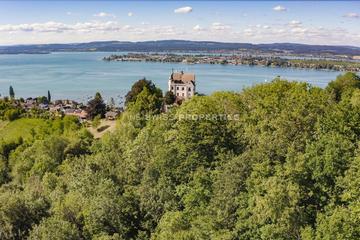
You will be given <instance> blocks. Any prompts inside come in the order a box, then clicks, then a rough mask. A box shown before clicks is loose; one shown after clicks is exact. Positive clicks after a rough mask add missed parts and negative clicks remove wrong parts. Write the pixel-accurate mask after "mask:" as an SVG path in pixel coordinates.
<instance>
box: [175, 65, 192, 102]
mask: <svg viewBox="0 0 360 240" xmlns="http://www.w3.org/2000/svg"><path fill="white" fill-rule="evenodd" d="M169 91H171V92H172V93H174V95H175V96H176V98H177V99H188V98H191V97H192V96H194V95H195V91H196V84H195V74H193V73H184V72H183V71H181V72H173V73H172V74H171V75H170V78H169Z"/></svg>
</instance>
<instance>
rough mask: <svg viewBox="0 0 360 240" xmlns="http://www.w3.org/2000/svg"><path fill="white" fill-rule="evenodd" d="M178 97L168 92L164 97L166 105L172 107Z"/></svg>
mask: <svg viewBox="0 0 360 240" xmlns="http://www.w3.org/2000/svg"><path fill="white" fill-rule="evenodd" d="M175 100H176V96H175V95H174V93H173V92H172V91H167V92H166V94H165V97H164V101H165V104H167V105H171V104H173V103H174V102H175Z"/></svg>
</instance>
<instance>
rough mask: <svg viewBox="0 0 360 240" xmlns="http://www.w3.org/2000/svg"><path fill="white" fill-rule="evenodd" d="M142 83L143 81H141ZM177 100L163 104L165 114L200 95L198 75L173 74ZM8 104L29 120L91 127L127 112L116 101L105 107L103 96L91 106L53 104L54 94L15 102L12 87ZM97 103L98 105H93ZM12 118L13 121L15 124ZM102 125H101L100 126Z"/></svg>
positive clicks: (172, 86) (171, 82) (173, 92)
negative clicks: (65, 119)
mask: <svg viewBox="0 0 360 240" xmlns="http://www.w3.org/2000/svg"><path fill="white" fill-rule="evenodd" d="M139 81H141V80H139ZM169 93H170V95H171V96H172V97H173V100H172V101H170V102H169V101H167V102H165V101H164V103H163V106H162V111H163V112H167V111H168V109H169V107H171V106H172V105H174V104H175V105H180V104H181V102H182V101H184V100H186V99H189V98H191V97H192V96H194V95H195V94H196V84H195V74H193V73H185V72H183V71H179V72H174V71H173V72H172V73H171V75H170V77H169V79H168V92H167V94H169ZM3 101H4V102H9V103H10V104H11V105H12V106H13V107H14V108H15V109H17V110H20V112H21V113H23V114H24V115H25V116H28V117H32V116H37V117H38V116H46V117H48V118H56V117H62V116H74V117H77V118H78V120H79V122H81V123H89V122H90V120H93V119H94V118H95V117H97V116H98V115H99V116H101V119H103V120H106V121H114V120H116V119H117V118H118V117H119V116H120V114H121V113H122V112H123V111H124V106H116V105H115V102H114V100H113V99H112V100H111V101H110V103H109V104H105V103H104V102H103V100H102V97H101V95H100V93H97V94H96V95H95V98H94V99H91V100H90V101H89V102H88V103H86V104H84V103H79V102H77V101H74V100H69V99H65V100H54V101H52V100H51V94H50V91H48V96H47V97H45V96H42V97H36V98H32V97H29V98H26V99H24V98H19V99H15V93H14V89H13V87H12V86H10V89H9V97H3ZM92 102H95V103H92ZM92 104H98V105H99V104H100V105H102V108H103V110H100V111H99V110H97V111H99V112H98V113H99V114H98V113H92V112H93V111H94V110H91V105H92ZM11 118H12V117H11V116H10V117H9V120H11ZM100 125H101V124H100Z"/></svg>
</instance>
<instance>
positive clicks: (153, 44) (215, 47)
mask: <svg viewBox="0 0 360 240" xmlns="http://www.w3.org/2000/svg"><path fill="white" fill-rule="evenodd" d="M240 49H243V50H249V51H250V50H252V51H256V50H257V51H262V52H280V53H281V52H284V53H293V54H334V55H360V47H353V46H330V45H329V46H327V45H307V44H294V43H272V44H251V43H224V42H211V41H186V40H161V41H144V42H128V41H104V42H89V43H72V44H36V45H35V44H34V45H14V46H0V54H18V53H29V54H31V53H49V52H71V51H103V52H117V51H139V52H150V51H155V52H160V51H233V50H240Z"/></svg>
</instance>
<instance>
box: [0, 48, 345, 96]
mask: <svg viewBox="0 0 360 240" xmlns="http://www.w3.org/2000/svg"><path fill="white" fill-rule="evenodd" d="M110 54H111V53H101V52H95V53H53V54H46V55H41V54H34V55H26V54H24V55H23V54H21V55H0V94H1V95H2V96H4V95H8V89H9V86H10V85H12V86H13V87H14V90H15V93H16V96H17V97H30V96H32V97H35V96H40V95H47V90H50V91H51V94H52V98H53V99H65V98H69V99H75V100H78V101H83V102H85V101H87V99H88V98H89V97H91V96H93V95H94V94H95V92H96V91H99V92H101V94H102V95H103V97H104V98H105V99H109V98H110V97H114V98H115V99H117V101H121V97H122V96H124V95H125V94H126V92H127V91H128V90H129V89H130V87H131V85H132V84H133V83H134V82H135V81H137V80H138V79H140V78H143V77H146V78H147V79H150V80H153V82H155V83H156V85H158V86H159V87H160V88H161V89H162V90H163V91H166V90H167V80H168V78H169V75H170V73H171V70H172V69H174V70H184V71H190V72H193V73H195V74H196V81H197V91H198V92H200V93H205V94H210V93H212V92H214V91H219V90H230V91H241V90H242V89H243V88H244V87H248V86H252V85H254V84H258V83H264V82H266V81H271V80H272V79H273V78H275V77H276V76H278V75H280V76H281V77H282V78H286V79H288V80H297V81H305V82H308V83H311V84H313V85H316V86H320V87H325V86H326V85H327V83H328V82H329V81H331V80H333V79H335V78H336V76H337V75H339V74H340V72H335V71H317V70H303V69H289V68H267V67H259V66H252V67H250V66H231V65H224V66H223V65H210V64H198V65H186V64H176V63H145V62H105V61H102V60H101V59H102V58H103V57H104V56H108V55H110Z"/></svg>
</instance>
